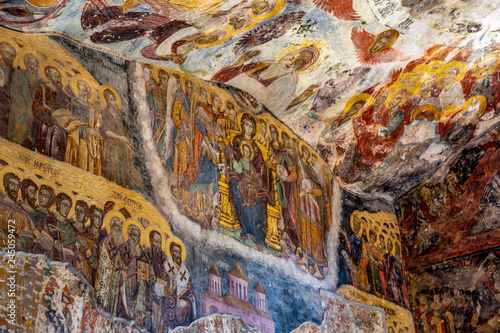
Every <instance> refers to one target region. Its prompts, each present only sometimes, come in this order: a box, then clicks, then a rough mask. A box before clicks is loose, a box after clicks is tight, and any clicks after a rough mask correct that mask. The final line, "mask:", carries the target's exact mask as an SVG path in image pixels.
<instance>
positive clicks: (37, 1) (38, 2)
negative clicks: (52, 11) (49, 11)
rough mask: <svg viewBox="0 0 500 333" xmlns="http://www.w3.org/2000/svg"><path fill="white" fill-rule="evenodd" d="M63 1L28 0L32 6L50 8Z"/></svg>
mask: <svg viewBox="0 0 500 333" xmlns="http://www.w3.org/2000/svg"><path fill="white" fill-rule="evenodd" d="M61 1H62V0H28V2H29V3H30V4H32V5H33V6H36V7H50V6H54V5H55V4H57V3H59V2H61Z"/></svg>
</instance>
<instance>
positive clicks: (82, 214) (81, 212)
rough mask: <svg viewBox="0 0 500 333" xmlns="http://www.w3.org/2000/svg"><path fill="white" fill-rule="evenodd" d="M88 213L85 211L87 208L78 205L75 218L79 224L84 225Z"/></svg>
mask: <svg viewBox="0 0 500 333" xmlns="http://www.w3.org/2000/svg"><path fill="white" fill-rule="evenodd" d="M86 215H87V212H86V210H85V207H82V206H80V205H77V206H76V207H75V217H76V221H77V222H79V223H84V222H85V219H86Z"/></svg>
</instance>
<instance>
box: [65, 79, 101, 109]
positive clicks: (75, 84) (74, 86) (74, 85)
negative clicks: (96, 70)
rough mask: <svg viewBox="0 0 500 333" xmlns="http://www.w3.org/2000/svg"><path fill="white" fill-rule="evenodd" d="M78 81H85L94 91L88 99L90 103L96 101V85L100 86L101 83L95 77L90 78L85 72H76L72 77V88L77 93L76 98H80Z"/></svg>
mask: <svg viewBox="0 0 500 333" xmlns="http://www.w3.org/2000/svg"><path fill="white" fill-rule="evenodd" d="M78 81H83V82H85V83H86V84H87V85H88V86H89V88H90V91H91V92H92V95H90V99H89V100H88V102H89V103H92V102H93V101H95V98H96V86H97V87H99V84H98V83H97V81H95V79H94V78H90V77H88V76H85V75H83V74H76V75H75V76H73V77H72V78H71V90H73V94H75V96H76V98H79V97H80V96H78Z"/></svg>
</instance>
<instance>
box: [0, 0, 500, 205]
mask: <svg viewBox="0 0 500 333" xmlns="http://www.w3.org/2000/svg"><path fill="white" fill-rule="evenodd" d="M499 10H500V9H499V6H498V4H496V3H494V2H493V3H492V2H490V1H474V2H470V1H462V0H454V1H442V0H426V1H411V0H363V1H352V0H342V1H332V0H314V1H308V0H293V1H292V0H289V1H286V0H252V1H250V0H245V1H237V0H229V1H223V0H211V1H202V2H200V1H192V0H176V1H167V0H164V1H160V0H158V1H155V0H149V1H147V0H127V1H124V2H122V1H111V0H109V1H107V2H106V1H105V0H88V1H84V0H78V1H71V2H69V1H65V0H60V1H57V0H52V1H50V0H43V1H42V0H30V1H27V0H14V1H9V2H8V3H7V4H4V5H3V7H2V9H1V11H0V24H2V25H4V26H8V27H9V28H13V29H17V30H21V31H25V32H45V33H56V34H61V35H64V36H67V37H70V38H71V39H73V40H75V41H78V42H81V43H83V44H86V45H90V46H93V47H97V48H100V49H103V50H108V51H111V52H113V53H116V54H120V55H122V56H125V57H126V58H129V59H136V60H140V61H144V62H148V63H152V64H155V65H158V66H162V67H165V68H170V69H174V70H178V71H180V72H183V73H185V74H190V75H194V76H196V77H199V78H202V79H206V80H211V81H213V82H219V83H224V84H227V85H229V86H233V87H237V88H240V89H242V90H243V91H245V92H247V93H249V94H250V95H251V96H253V97H254V98H256V99H257V100H258V101H259V102H261V103H262V104H263V105H264V106H265V107H266V108H267V109H268V110H269V111H271V112H272V113H273V114H274V115H275V116H276V117H277V118H278V119H280V120H281V121H283V122H284V123H285V124H287V125H288V126H289V127H290V128H291V129H292V130H293V131H294V132H295V133H296V134H297V135H298V136H299V137H300V138H302V139H303V140H305V141H306V142H308V143H309V144H311V145H312V146H313V147H316V148H317V150H318V151H321V152H322V157H323V158H324V159H325V160H326V161H327V162H328V163H329V164H330V167H331V169H333V170H334V173H335V175H336V176H337V177H338V178H339V179H340V180H341V182H342V183H343V184H344V185H345V186H347V187H349V188H350V189H351V190H352V191H354V192H356V193H365V194H368V195H372V196H383V197H386V198H395V197H398V196H400V195H402V194H404V193H405V192H406V191H408V190H409V189H411V188H412V187H414V186H416V185H417V184H418V182H419V181H421V179H424V178H425V177H427V176H429V175H430V174H432V172H433V171H435V169H436V167H437V165H439V164H440V163H442V162H443V161H445V160H446V159H447V158H449V157H450V156H451V155H452V154H453V153H454V152H456V151H457V150H459V149H460V148H461V147H462V146H463V145H464V144H465V143H466V142H468V141H469V140H468V139H466V138H465V137H462V138H459V136H457V135H458V134H457V133H456V132H457V131H460V128H461V127H460V126H463V124H465V125H467V126H469V124H470V123H471V122H472V123H477V130H476V131H475V132H474V135H473V136H472V137H470V139H472V138H473V137H479V136H481V135H483V134H484V132H485V130H486V129H487V128H488V127H490V126H491V125H493V124H494V123H495V122H496V109H497V107H496V103H497V102H498V99H497V97H496V96H494V95H492V94H491V93H484V94H486V95H483V94H480V93H479V90H481V87H489V88H488V89H490V90H491V89H493V87H494V86H495V84H496V82H497V80H496V73H497V71H496V68H497V63H498V56H497V54H496V52H495V50H496V47H495V45H496V44H497V43H498V40H499V38H500V34H499V31H500V23H499V22H498V20H478V19H477V18H478V17H485V16H488V17H495V15H497V14H498V11H499ZM492 52H493V53H492ZM455 74H456V75H455ZM431 81H433V82H434V83H431ZM454 83H459V85H460V86H461V89H459V88H460V87H459V85H456V84H455V85H453V84H454ZM450 89H451V90H450ZM474 96H482V97H484V98H485V100H483V99H482V98H481V97H476V98H475V99H471V98H472V97H474ZM396 109H397V110H399V111H397V110H396ZM468 109H470V110H476V109H477V110H478V111H474V112H476V116H473V115H470V116H469V117H464V116H463V114H464V113H466V111H467V110H468ZM493 109H495V111H494V112H493V111H491V110H493ZM390 110H392V111H390ZM467 115H468V114H467ZM458 124H462V125H458ZM469 127H470V126H469ZM455 128H458V129H457V130H454V129H455ZM403 161H405V162H410V161H411V162H412V163H403ZM415 175H417V177H414V176H415ZM392 178H397V179H398V182H396V184H391V185H388V184H387V182H388V180H390V179H392ZM408 179H412V181H410V182H407V181H406V180H408ZM415 180H416V181H415Z"/></svg>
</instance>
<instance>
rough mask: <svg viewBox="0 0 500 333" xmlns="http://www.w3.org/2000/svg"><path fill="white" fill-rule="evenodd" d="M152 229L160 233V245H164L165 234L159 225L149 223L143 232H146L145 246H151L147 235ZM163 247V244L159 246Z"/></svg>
mask: <svg viewBox="0 0 500 333" xmlns="http://www.w3.org/2000/svg"><path fill="white" fill-rule="evenodd" d="M153 230H156V231H158V232H159V233H160V236H161V245H164V244H165V234H164V233H163V231H162V230H161V228H160V227H159V226H157V225H156V224H151V225H150V226H148V227H147V228H146V231H145V234H146V246H147V247H151V240H150V239H149V238H150V237H149V235H150V234H151V231H153ZM161 248H163V246H162V247H161Z"/></svg>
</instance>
